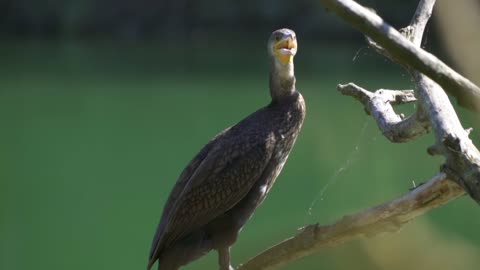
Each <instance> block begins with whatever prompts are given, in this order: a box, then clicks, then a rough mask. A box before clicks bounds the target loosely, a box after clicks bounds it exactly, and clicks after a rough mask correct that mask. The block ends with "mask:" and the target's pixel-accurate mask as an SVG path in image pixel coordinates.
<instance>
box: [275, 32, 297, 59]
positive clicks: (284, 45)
mask: <svg viewBox="0 0 480 270" xmlns="http://www.w3.org/2000/svg"><path fill="white" fill-rule="evenodd" d="M274 48H275V54H276V55H277V57H278V58H279V59H280V62H282V64H284V65H286V64H288V63H290V62H292V60H293V56H295V53H296V52H297V40H296V39H293V38H292V37H290V36H287V37H285V38H283V39H281V40H279V41H278V42H277V43H276V44H275V46H274Z"/></svg>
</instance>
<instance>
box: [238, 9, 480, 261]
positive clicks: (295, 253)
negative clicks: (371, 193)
mask: <svg viewBox="0 0 480 270" xmlns="http://www.w3.org/2000/svg"><path fill="white" fill-rule="evenodd" d="M322 3H323V4H324V5H325V6H326V7H328V8H329V9H331V10H332V11H334V12H335V13H336V14H337V15H338V16H340V17H342V18H343V19H345V20H346V21H347V22H349V23H350V24H351V25H352V26H354V27H356V28H357V29H359V30H360V31H362V32H363V33H364V34H366V35H368V36H369V37H371V38H372V39H373V40H374V41H375V44H376V45H375V46H376V49H377V50H378V51H379V52H380V53H382V54H384V55H386V56H387V57H389V58H391V59H392V60H394V61H396V62H399V63H401V64H402V65H404V66H405V67H407V69H408V71H409V72H410V74H411V75H412V78H413V79H414V80H415V82H416V84H417V87H416V90H415V93H416V95H417V99H418V100H417V99H415V97H414V96H413V91H411V90H403V91H398V90H383V89H381V90H378V91H376V92H374V93H372V92H370V91H368V90H365V89H363V88H361V87H359V86H357V85H355V84H353V83H349V84H346V85H339V86H338V90H339V91H340V92H341V93H342V94H344V95H349V96H352V97H354V98H355V99H357V100H358V101H360V102H361V103H362V104H363V106H364V107H365V111H366V112H367V113H368V114H370V115H372V117H373V118H374V119H375V120H376V121H377V124H378V126H379V128H380V129H381V130H382V133H383V134H384V135H385V136H386V137H387V138H388V139H390V140H391V141H392V142H406V141H410V140H413V139H415V138H417V137H419V136H421V135H423V134H425V133H427V132H428V131H430V130H433V132H434V134H435V138H436V139H435V140H436V141H435V144H434V145H433V146H432V147H430V148H429V149H428V152H429V153H430V154H438V155H443V156H445V158H446V162H445V164H444V165H443V166H442V169H441V172H440V173H439V174H437V175H436V176H434V177H433V178H432V179H430V180H429V181H428V182H427V183H426V184H424V185H421V186H420V187H418V188H416V189H414V190H412V191H410V192H409V193H407V194H405V195H403V196H401V197H399V198H397V199H394V200H392V201H390V202H387V203H384V204H381V205H378V206H375V207H372V208H369V209H367V210H365V211H362V212H359V213H357V214H353V215H350V216H346V217H344V218H342V219H341V220H339V221H338V222H336V223H334V224H331V225H327V226H320V225H318V224H312V225H308V226H306V227H304V228H301V229H299V232H298V233H297V234H296V235H295V236H293V237H291V238H288V239H286V240H284V241H282V242H281V243H279V244H277V245H275V246H273V247H271V248H269V249H267V250H265V251H263V252H262V253H260V254H258V255H256V256H255V257H254V258H252V259H250V260H249V261H248V262H246V263H245V264H243V265H241V266H240V267H239V268H238V270H251V269H255V270H257V269H274V268H277V267H280V266H282V265H285V264H287V263H288V262H290V261H293V260H296V259H299V258H302V257H304V256H307V255H309V254H312V253H314V252H316V251H318V250H319V249H321V248H324V247H330V246H334V245H338V244H341V243H344V242H345V241H348V240H351V239H352V238H354V237H357V236H361V235H364V236H372V235H376V234H378V233H382V232H392V231H396V230H398V229H399V228H400V227H401V226H402V225H403V224H405V223H407V222H408V221H410V220H412V219H414V218H415V217H417V216H419V215H422V214H424V213H425V212H427V211H428V210H430V209H433V208H435V207H438V206H441V205H443V204H445V203H447V202H449V201H451V200H453V199H455V198H457V197H458V196H461V195H462V194H464V193H465V191H467V192H468V194H469V195H470V196H471V197H472V198H474V199H475V200H476V201H477V202H480V182H479V179H480V152H479V151H478V150H477V148H476V147H475V145H474V144H473V143H472V141H471V140H470V139H469V138H468V135H469V132H470V130H469V129H467V130H465V129H464V128H463V127H462V125H461V123H460V121H459V119H458V117H457V115H456V112H455V110H454V108H453V106H452V104H451V103H450V101H449V99H448V96H447V95H446V93H445V92H444V91H443V89H442V87H444V88H446V89H447V90H448V91H449V92H450V93H451V94H452V95H454V96H455V97H456V98H457V99H458V101H459V103H461V104H463V105H465V106H468V107H474V108H476V109H480V103H479V102H478V100H480V99H479V97H480V89H479V88H478V87H477V86H476V85H474V84H473V83H471V82H470V81H468V80H467V79H465V78H464V77H462V76H461V75H459V74H458V73H456V72H455V71H453V70H452V69H451V68H449V67H448V66H446V65H445V64H443V63H442V62H441V61H440V60H438V59H437V58H436V57H435V56H433V55H431V54H429V53H427V52H426V51H424V50H422V49H421V48H420V44H421V41H422V36H423V32H424V30H425V26H426V24H427V22H428V20H429V18H430V15H431V13H432V9H433V6H434V4H435V0H420V3H419V5H418V7H417V10H416V12H415V15H414V16H413V18H412V21H411V24H410V25H409V26H407V27H406V28H403V30H402V33H403V35H405V36H406V37H404V36H403V35H402V34H400V33H399V32H397V31H396V30H395V29H393V28H392V27H391V26H389V25H388V24H386V23H385V22H384V21H383V20H382V19H381V18H380V17H378V16H377V15H376V14H374V13H373V12H371V11H369V10H368V9H366V8H364V7H362V6H360V5H358V4H357V3H355V2H354V1H349V0H322ZM422 73H425V74H427V75H428V76H429V77H430V78H433V80H431V79H429V77H427V76H425V75H423V74H422ZM437 83H438V84H437ZM467 99H468V100H467ZM408 102H417V111H416V112H415V113H414V114H412V115H411V116H410V117H408V118H404V117H403V116H401V115H398V114H396V113H395V111H394V109H393V105H398V104H402V103H408ZM458 184H459V185H458Z"/></svg>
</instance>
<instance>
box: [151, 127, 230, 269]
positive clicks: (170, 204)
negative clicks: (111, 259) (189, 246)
mask: <svg viewBox="0 0 480 270" xmlns="http://www.w3.org/2000/svg"><path fill="white" fill-rule="evenodd" d="M226 131H228V130H225V131H224V132H222V133H220V134H218V135H217V136H215V137H214V138H213V139H212V140H211V141H210V142H209V143H207V144H206V145H205V146H204V147H203V148H202V149H201V150H200V152H199V153H198V154H197V155H196V156H195V157H194V158H193V159H192V160H191V161H190V163H188V165H187V166H186V167H185V169H183V171H182V173H181V174H180V176H179V177H178V179H177V182H176V183H175V186H174V187H173V189H172V191H171V192H170V195H169V197H168V199H167V202H166V203H165V206H164V208H163V214H162V217H161V219H160V224H158V228H157V231H156V232H155V236H154V238H153V241H152V246H151V248H150V258H149V260H150V262H149V267H148V268H149V269H150V267H151V265H150V264H153V262H155V259H156V256H157V255H158V254H157V253H158V251H159V249H160V244H161V237H162V235H163V232H164V231H165V226H166V225H167V223H168V219H169V218H168V217H169V216H170V213H171V212H172V210H173V208H174V205H175V203H176V202H177V200H178V198H179V196H180V195H181V194H182V191H183V190H184V189H185V186H186V185H187V183H188V181H189V180H190V178H191V176H192V175H193V174H194V173H195V170H196V169H197V168H198V167H199V166H200V164H201V163H202V162H203V160H204V159H205V158H206V157H207V155H208V153H209V151H210V149H211V148H212V146H213V145H214V144H215V142H216V140H217V138H218V137H221V136H222V135H223V133H225V132H226Z"/></svg>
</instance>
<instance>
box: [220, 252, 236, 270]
mask: <svg viewBox="0 0 480 270" xmlns="http://www.w3.org/2000/svg"><path fill="white" fill-rule="evenodd" d="M218 264H219V265H220V270H233V267H232V266H231V265H230V247H222V248H220V249H218Z"/></svg>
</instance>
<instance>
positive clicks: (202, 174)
mask: <svg viewBox="0 0 480 270" xmlns="http://www.w3.org/2000/svg"><path fill="white" fill-rule="evenodd" d="M274 147H275V142H274V139H273V135H272V136H269V137H265V138H263V139H260V140H259V139H258V138H243V139H241V140H235V139H233V140H223V141H222V143H218V144H215V145H214V146H212V149H210V151H209V152H208V154H207V155H206V157H205V158H204V159H203V161H202V162H201V163H200V164H199V166H198V167H197V168H196V169H195V171H194V172H193V174H192V175H191V177H190V179H189V180H188V183H186V185H185V188H184V189H183V191H182V192H181V194H179V195H178V196H177V200H176V202H175V203H174V204H172V205H171V207H172V209H171V210H170V215H169V217H168V218H167V219H166V220H167V221H166V222H167V223H166V224H165V225H164V227H163V230H162V231H163V232H161V235H159V239H158V241H159V242H161V246H162V247H166V248H168V246H169V245H170V244H172V243H174V242H175V241H176V240H178V239H180V238H182V237H183V236H185V235H187V234H188V233H190V232H191V231H193V230H194V229H196V228H199V227H201V226H203V225H205V224H207V223H208V222H209V221H211V220H213V219H214V218H216V217H218V216H219V215H221V214H223V213H225V212H226V211H228V210H229V209H230V208H232V207H233V206H235V205H236V204H237V203H238V202H239V201H240V200H241V199H242V198H244V197H245V196H246V194H247V193H248V191H249V190H250V189H251V187H252V186H253V184H254V183H255V182H256V180H257V179H258V178H260V176H261V175H262V173H263V171H264V169H265V167H266V166H267V164H268V162H269V160H270V158H271V155H272V153H273V149H274ZM162 219H163V218H162ZM159 229H160V228H159ZM157 245H160V243H157ZM156 253H158V247H157V250H156V251H154V254H153V255H155V256H153V258H155V257H156V256H158V254H156Z"/></svg>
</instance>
